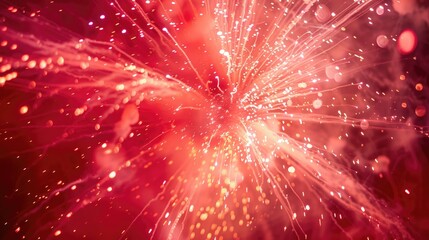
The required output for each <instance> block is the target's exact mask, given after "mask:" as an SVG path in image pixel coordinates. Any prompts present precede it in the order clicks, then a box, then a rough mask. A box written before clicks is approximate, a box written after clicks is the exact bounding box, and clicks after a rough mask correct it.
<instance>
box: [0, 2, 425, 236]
mask: <svg viewBox="0 0 429 240" xmlns="http://www.w3.org/2000/svg"><path fill="white" fill-rule="evenodd" d="M92 4H93V3H92V2H91V5H92ZM94 4H96V5H97V6H98V5H99V4H100V5H103V6H102V7H99V8H98V9H97V8H94V9H96V10H97V11H98V10H99V11H100V12H97V11H95V13H93V16H88V17H84V16H82V18H81V19H77V23H76V24H78V25H79V24H82V23H83V24H85V25H86V26H84V29H85V30H83V29H81V31H82V33H80V32H79V31H78V30H76V29H73V27H67V26H66V25H67V24H66V23H64V25H62V23H55V18H57V16H56V15H55V14H59V15H62V14H65V15H64V16H65V17H66V18H67V17H70V16H72V15H73V14H74V11H76V12H79V9H78V10H73V11H72V10H71V9H70V8H72V7H70V8H69V9H68V8H67V7H68V6H67V5H61V4H60V3H56V2H55V1H53V2H52V3H50V4H46V5H44V4H41V6H38V7H40V9H34V7H32V6H31V4H29V5H28V6H27V5H26V6H14V5H8V4H5V3H2V4H1V5H0V6H1V9H2V10H1V14H2V25H1V31H2V37H1V39H0V40H1V41H2V42H1V46H2V50H1V57H0V63H1V75H0V76H1V77H0V84H1V85H2V86H3V89H5V91H6V92H8V93H9V96H10V99H8V100H4V99H3V101H4V102H8V105H10V107H11V108H13V109H15V112H16V116H11V117H10V118H7V117H5V118H4V119H6V120H4V121H3V119H2V122H5V124H3V125H2V135H3V136H5V139H7V138H8V137H7V136H9V135H14V137H11V138H10V141H14V142H16V143H19V142H29V143H26V144H25V146H22V147H17V148H14V149H10V150H8V151H7V152H5V153H4V155H5V157H7V158H12V157H14V156H16V155H17V156H18V158H23V159H25V161H27V162H26V163H25V164H24V165H25V166H26V167H25V170H24V172H23V173H20V175H21V176H22V177H21V178H22V179H23V180H18V181H17V185H18V186H19V187H18V186H17V187H16V189H15V190H14V191H15V192H14V193H13V194H11V195H10V196H9V197H10V198H12V199H14V198H16V197H22V196H23V195H24V192H26V191H27V190H26V189H27V188H34V189H32V190H31V191H30V193H29V194H28V195H27V196H25V198H26V199H27V200H26V201H29V202H31V203H28V204H23V207H22V210H21V211H22V212H20V214H19V216H18V217H17V218H16V219H14V222H8V223H7V224H9V225H11V224H12V225H13V226H14V229H15V233H14V234H15V235H14V236H19V237H22V238H24V237H25V238H29V239H37V238H41V239H45V238H50V237H63V238H66V239H75V238H77V237H79V238H80V237H86V238H90V239H100V238H101V239H135V238H144V239H146V238H148V239H284V238H287V237H291V238H297V239H320V236H325V237H326V238H331V239H334V238H341V239H343V238H350V239H364V238H368V239H374V238H375V239H379V238H396V239H408V238H412V235H411V234H410V232H409V230H407V227H406V224H405V223H404V222H403V220H401V218H400V217H398V215H397V213H396V212H395V211H393V210H391V209H390V207H389V203H385V202H384V201H383V200H380V199H379V198H378V197H377V196H375V195H374V194H373V193H372V191H371V190H370V189H369V188H368V187H367V186H366V185H365V184H364V183H363V181H362V179H359V177H358V175H359V173H360V172H364V171H366V169H367V168H370V169H372V170H371V172H372V173H373V174H374V175H380V176H385V177H389V174H388V169H387V168H388V165H389V161H390V160H389V159H386V158H383V157H380V158H378V159H376V160H375V161H371V162H370V161H368V162H365V160H364V159H362V160H360V159H359V158H360V157H362V156H360V155H359V151H363V150H359V148H363V146H364V145H365V144H364V143H362V144H360V146H359V144H355V145H356V146H353V143H352V142H353V140H350V139H354V138H356V139H358V136H365V134H367V133H368V134H370V135H371V131H376V130H379V129H384V130H392V129H399V130H398V131H406V132H413V133H414V132H415V131H414V129H417V126H414V125H413V124H411V123H410V124H405V120H406V118H405V117H401V116H400V115H396V114H391V115H387V116H389V117H390V119H387V117H384V116H385V115H384V113H378V112H377V111H376V110H375V109H377V106H376V105H377V104H379V103H380V102H382V101H383V100H380V99H382V96H380V95H386V94H385V93H384V92H383V93H382V94H380V92H379V91H378V90H377V88H376V87H373V86H372V81H377V77H375V76H371V75H370V74H367V75H365V74H364V73H362V70H364V69H368V68H369V67H370V66H373V65H375V64H381V63H380V62H377V60H376V59H374V58H372V56H371V54H372V51H377V49H378V50H379V49H382V48H386V47H387V46H390V45H389V44H391V45H392V43H391V42H389V39H394V38H395V37H393V36H389V37H386V36H385V35H380V36H379V37H378V38H377V39H376V42H377V43H376V45H374V44H373V45H372V46H371V47H365V46H366V45H365V44H364V43H362V42H365V41H362V40H361V39H362V38H363V36H364V35H365V34H366V33H359V30H362V29H360V27H361V26H362V25H361V24H362V22H364V23H365V24H368V25H372V19H373V18H376V17H377V16H378V17H381V16H382V15H383V13H381V11H382V10H383V12H384V9H390V8H391V6H390V4H387V3H384V2H381V1H351V0H350V1H340V2H338V1H335V2H334V1H326V3H321V2H319V1H316V0H306V1H296V2H291V1H256V0H244V1H226V0H218V1H202V2H198V1H176V2H163V1H156V2H155V1H146V2H143V1H131V0H127V1H112V2H102V1H101V2H97V3H94ZM104 5H105V6H104ZM76 6H77V7H79V5H78V4H77V5H76ZM380 7H381V8H380ZM82 9H84V7H81V9H80V10H82ZM374 9H376V11H374ZM380 9H382V10H380ZM60 10H61V11H60ZM380 13H381V14H380ZM50 16H51V17H52V18H53V19H50ZM95 17H98V19H96V20H95ZM88 19H93V20H89V21H87V20H88ZM85 21H87V22H85ZM408 31H410V32H406V33H403V34H402V35H401V36H399V40H398V41H399V43H398V44H399V45H398V46H399V50H398V52H400V54H409V53H412V52H413V51H414V49H415V48H416V44H417V38H416V36H415V33H414V32H413V31H411V30H408ZM76 32H77V33H76ZM362 35H363V36H362ZM396 37H397V36H396ZM395 39H396V38H395ZM401 39H405V40H401ZM390 41H392V40H390ZM374 42H375V39H374ZM408 43H409V44H408ZM377 44H378V46H377ZM401 44H402V45H401ZM392 46H393V45H392ZM396 48H397V46H396V45H395V46H393V47H391V48H390V50H391V51H396V50H397V49H396ZM367 56H368V58H369V60H367V59H366V57H367ZM387 74H390V73H386V75H387ZM402 76H403V75H401V77H402ZM374 85H376V84H374ZM421 88H423V87H421ZM399 92H400V91H399V90H398V91H396V92H395V91H394V90H392V91H391V92H388V93H387V94H400V93H399ZM25 95H26V96H25ZM418 108H419V109H418V110H417V109H416V115H417V116H418V117H423V116H425V110H426V109H425V107H424V106H419V107H418ZM17 116H19V117H17ZM13 118H16V121H12V120H11V119H13ZM413 127H414V128H413ZM420 131H421V132H422V133H423V134H427V129H426V128H425V127H423V128H420ZM346 144H350V148H354V150H351V151H350V152H347V151H348V150H347V147H345V145H346ZM356 149H357V150H356ZM67 161H69V162H68V163H66V162H67ZM361 162H362V163H361ZM371 164H372V165H371ZM361 166H363V167H361ZM28 172H30V173H28ZM40 172H41V173H40ZM33 173H34V175H33V177H31V179H29V180H28V181H27V183H28V182H34V181H40V182H41V183H40V184H36V185H33V184H34V183H32V184H31V187H26V185H25V183H24V181H25V180H24V179H27V178H28V176H29V175H27V174H30V175H31V174H33ZM36 173H37V174H36ZM383 174H384V175H383ZM35 186H38V187H35ZM406 191H408V193H409V190H406ZM408 193H407V194H408ZM96 219H97V220H96ZM94 221H103V222H104V221H106V222H110V223H108V224H107V223H106V224H107V225H108V226H107V227H103V226H97V224H98V223H95V224H94V223H93V222H94ZM355 224H357V225H358V226H359V227H356V226H355ZM356 229H365V231H356Z"/></svg>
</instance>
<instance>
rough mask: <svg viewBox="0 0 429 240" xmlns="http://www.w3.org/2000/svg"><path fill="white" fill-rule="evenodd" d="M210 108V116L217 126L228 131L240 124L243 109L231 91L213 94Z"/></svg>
mask: <svg viewBox="0 0 429 240" xmlns="http://www.w3.org/2000/svg"><path fill="white" fill-rule="evenodd" d="M210 108H211V110H210V111H209V112H208V117H209V119H210V122H211V124H213V125H214V127H215V128H218V129H222V130H225V131H228V130H233V129H236V128H237V127H238V126H239V124H240V119H241V117H242V114H243V111H242V109H241V108H240V106H239V104H238V101H236V100H235V99H234V98H232V97H231V94H230V93H229V92H224V93H223V94H217V95H214V96H212V99H211V102H210Z"/></svg>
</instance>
